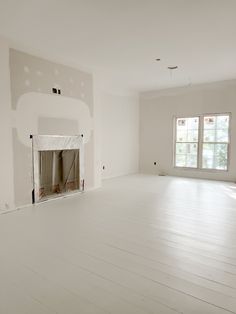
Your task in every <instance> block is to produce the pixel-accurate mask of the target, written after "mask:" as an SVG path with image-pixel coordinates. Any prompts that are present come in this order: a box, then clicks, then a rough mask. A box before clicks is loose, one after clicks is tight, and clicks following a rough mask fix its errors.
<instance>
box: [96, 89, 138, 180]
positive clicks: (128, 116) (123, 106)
mask: <svg viewBox="0 0 236 314" xmlns="http://www.w3.org/2000/svg"><path fill="white" fill-rule="evenodd" d="M101 112H102V113H101V114H102V117H101V119H102V126H101V128H102V132H101V140H102V148H101V149H102V157H101V163H102V167H103V166H105V170H102V176H103V178H109V177H115V176H121V175H125V174H129V173H136V172H138V158H139V157H138V154H139V153H138V152H139V104H138V98H137V97H135V96H121V95H114V94H107V93H102V94H101Z"/></svg>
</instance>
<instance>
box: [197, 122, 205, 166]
mask: <svg viewBox="0 0 236 314" xmlns="http://www.w3.org/2000/svg"><path fill="white" fill-rule="evenodd" d="M203 121H204V116H199V124H198V127H199V129H198V168H199V169H202V153H203V134H204V132H203V125H204V124H203Z"/></svg>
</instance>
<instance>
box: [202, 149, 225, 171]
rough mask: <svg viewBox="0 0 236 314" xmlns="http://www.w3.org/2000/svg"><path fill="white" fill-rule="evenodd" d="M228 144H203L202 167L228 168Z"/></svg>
mask: <svg viewBox="0 0 236 314" xmlns="http://www.w3.org/2000/svg"><path fill="white" fill-rule="evenodd" d="M227 158H228V144H203V156H202V167H203V168H205V169H218V170H227Z"/></svg>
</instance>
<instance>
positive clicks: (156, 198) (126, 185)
mask: <svg viewBox="0 0 236 314" xmlns="http://www.w3.org/2000/svg"><path fill="white" fill-rule="evenodd" d="M235 191H236V190H235V185H234V184H231V183H222V182H215V181H203V180H194V179H184V178H174V177H158V176H148V175H133V176H126V177H122V178H116V179H112V180H107V181H106V182H105V184H104V187H103V188H102V189H99V190H96V191H92V192H88V193H84V194H82V195H79V196H75V197H70V198H66V199H62V200H60V201H58V200H56V201H54V202H48V203H44V204H41V205H40V206H35V207H31V208H26V209H23V210H21V211H17V212H13V213H10V214H8V215H0V246H1V252H0V258H1V267H0V279H1V280H0V290H1V292H2V293H0V299H1V302H0V309H1V310H2V311H3V313H4V314H5V313H14V312H15V309H17V313H18V314H22V313H62V314H64V313H72V314H73V313H78V312H79V313H91V314H94V313H99V314H100V313H117V314H120V313H125V314H128V313H134V314H136V313H138V314H141V313H143V314H147V313H153V314H156V313H158V314H176V313H186V314H202V313H204V314H227V313H236V279H235V278H236V254H235V246H236V243H235V235H236V232H235V225H236V212H235V207H236V192H235ZM6 239H7V240H6ZM12 298H13V299H14V302H12Z"/></svg>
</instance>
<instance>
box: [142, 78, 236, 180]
mask: <svg viewBox="0 0 236 314" xmlns="http://www.w3.org/2000/svg"><path fill="white" fill-rule="evenodd" d="M227 112H230V113H232V118H231V145H230V164H229V170H228V171H226V172H225V171H217V172H216V171H206V170H204V171H203V170H190V169H186V170H185V169H177V168H174V166H173V147H174V141H173V133H174V132H173V127H174V117H175V116H180V117H188V116H194V115H198V114H204V113H207V114H208V113H227ZM154 162H156V163H157V165H156V166H155V165H154ZM140 171H141V172H146V173H153V174H157V173H165V174H168V175H174V176H186V177H194V178H206V179H216V180H228V181H235V180H236V80H232V81H224V82H218V83H211V84H202V85H196V86H192V87H185V88H175V89H167V90H163V91H154V92H146V93H142V94H141V95H140Z"/></svg>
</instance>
